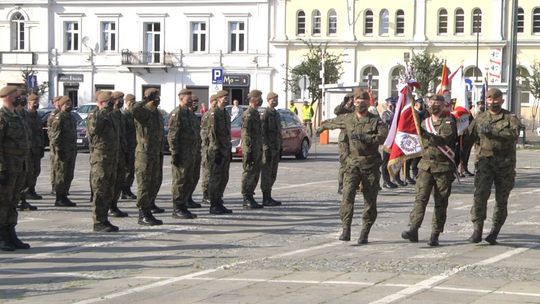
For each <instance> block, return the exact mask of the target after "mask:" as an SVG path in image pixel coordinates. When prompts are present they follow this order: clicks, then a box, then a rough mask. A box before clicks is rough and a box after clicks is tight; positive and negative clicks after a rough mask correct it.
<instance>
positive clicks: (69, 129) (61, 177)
mask: <svg viewBox="0 0 540 304" xmlns="http://www.w3.org/2000/svg"><path fill="white" fill-rule="evenodd" d="M57 104H58V107H59V109H60V111H59V112H58V113H56V114H55V115H54V117H53V118H52V122H51V127H50V128H49V140H50V147H51V153H52V154H53V155H54V156H53V157H54V158H53V167H52V170H54V171H55V173H54V175H55V181H54V182H55V192H56V201H55V203H54V205H55V206H59V207H73V206H76V204H75V203H73V202H72V201H71V200H70V199H69V198H68V192H69V188H70V187H71V182H72V181H73V174H74V171H75V160H76V158H77V129H76V125H75V120H74V119H73V118H72V116H71V113H70V112H71V109H72V108H71V99H69V97H67V96H63V97H62V98H60V99H59V100H58V102H57Z"/></svg>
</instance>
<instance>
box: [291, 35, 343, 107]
mask: <svg viewBox="0 0 540 304" xmlns="http://www.w3.org/2000/svg"><path fill="white" fill-rule="evenodd" d="M304 43H305V44H306V45H307V46H308V52H307V54H305V55H304V56H303V61H302V63H300V64H299V65H297V66H296V67H294V68H292V69H290V71H289V78H287V79H285V86H286V90H288V91H291V92H293V93H295V94H297V93H298V92H300V87H299V86H298V80H299V79H301V78H302V77H303V76H306V77H307V78H308V79H309V82H310V85H309V87H308V88H307V90H308V92H309V94H310V95H311V98H312V99H311V105H313V104H315V103H316V102H319V101H320V100H321V93H322V92H321V89H320V88H319V86H320V85H321V84H322V80H321V68H322V65H323V62H324V80H325V84H326V83H337V82H338V80H339V79H340V77H341V75H343V68H342V65H343V60H342V55H334V54H332V53H329V52H327V49H328V44H313V43H312V42H309V41H304Z"/></svg>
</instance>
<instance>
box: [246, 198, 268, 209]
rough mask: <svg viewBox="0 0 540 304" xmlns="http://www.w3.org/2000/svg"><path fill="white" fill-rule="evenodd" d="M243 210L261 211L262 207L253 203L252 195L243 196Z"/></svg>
mask: <svg viewBox="0 0 540 304" xmlns="http://www.w3.org/2000/svg"><path fill="white" fill-rule="evenodd" d="M242 206H243V207H244V209H261V208H263V205H260V204H259V203H257V202H256V201H255V199H254V198H253V196H252V195H244V201H243V203H242Z"/></svg>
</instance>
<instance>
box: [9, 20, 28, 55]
mask: <svg viewBox="0 0 540 304" xmlns="http://www.w3.org/2000/svg"><path fill="white" fill-rule="evenodd" d="M11 39H12V42H11V49H12V50H13V51H23V50H24V47H25V41H26V35H25V32H24V17H23V15H22V14H21V13H18V12H17V13H15V14H13V16H12V17H11Z"/></svg>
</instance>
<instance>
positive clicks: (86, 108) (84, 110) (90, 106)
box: [76, 102, 97, 119]
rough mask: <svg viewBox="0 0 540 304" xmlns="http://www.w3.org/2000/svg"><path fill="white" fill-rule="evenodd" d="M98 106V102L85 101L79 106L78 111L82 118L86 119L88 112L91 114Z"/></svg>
mask: <svg viewBox="0 0 540 304" xmlns="http://www.w3.org/2000/svg"><path fill="white" fill-rule="evenodd" d="M96 108H97V104H96V103H93V102H91V103H85V104H83V105H82V106H80V107H78V108H77V110H76V112H77V113H79V115H80V116H81V118H82V119H86V117H88V114H90V113H91V112H92V111H94V110H95V109H96Z"/></svg>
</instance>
